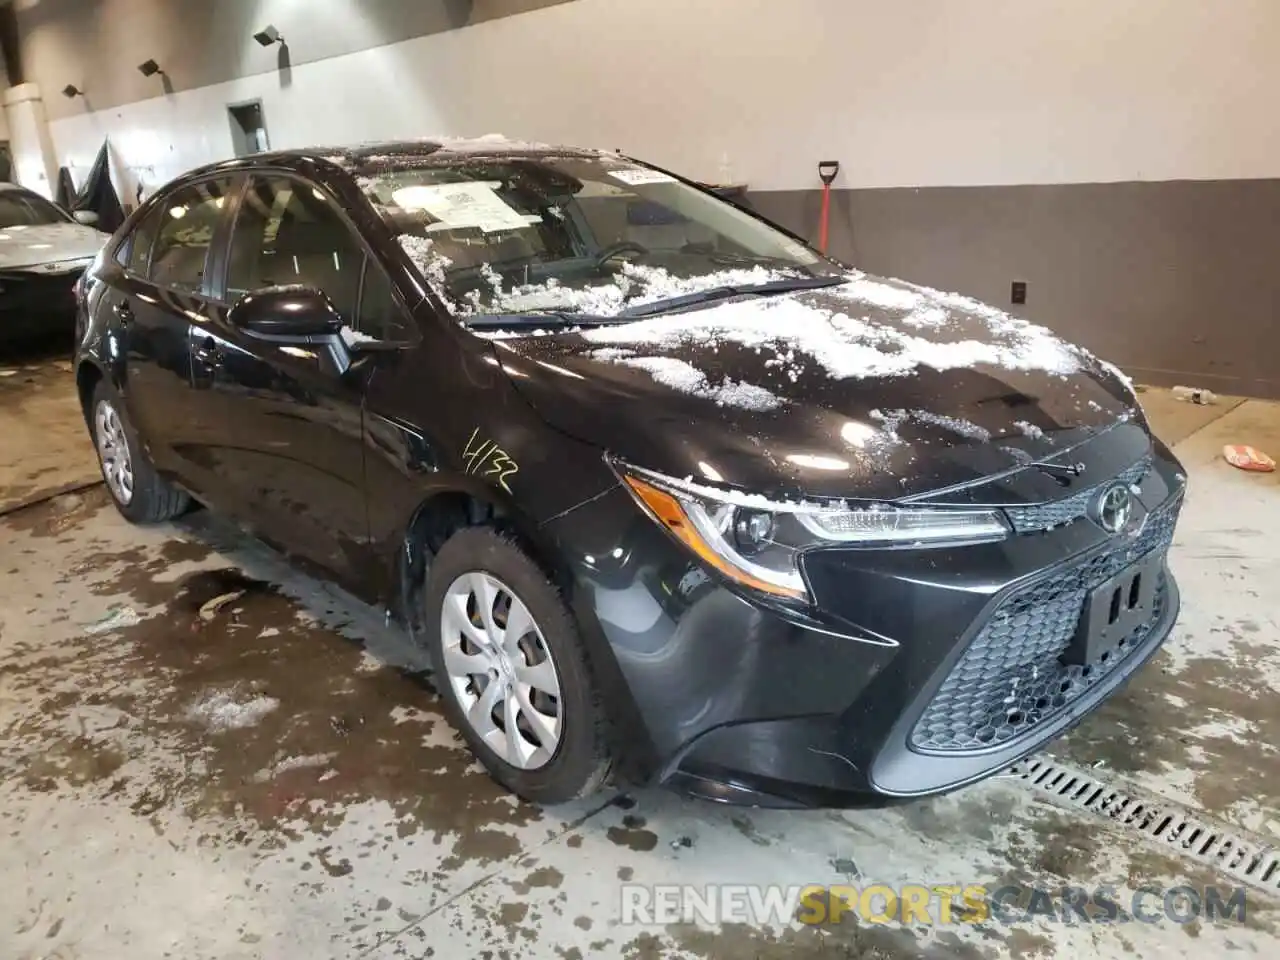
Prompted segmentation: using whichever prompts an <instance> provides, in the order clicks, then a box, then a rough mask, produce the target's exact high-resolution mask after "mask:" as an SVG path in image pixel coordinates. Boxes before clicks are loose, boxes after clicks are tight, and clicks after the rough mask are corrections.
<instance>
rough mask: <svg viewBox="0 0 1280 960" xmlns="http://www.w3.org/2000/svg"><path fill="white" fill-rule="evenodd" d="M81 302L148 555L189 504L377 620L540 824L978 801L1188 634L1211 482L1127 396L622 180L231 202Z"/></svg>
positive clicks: (360, 180) (524, 161) (710, 208)
mask: <svg viewBox="0 0 1280 960" xmlns="http://www.w3.org/2000/svg"><path fill="white" fill-rule="evenodd" d="M79 297H80V303H79V329H78V341H79V348H78V356H77V374H76V376H77V382H78V385H79V390H80V396H81V400H82V402H83V405H84V411H85V417H86V420H87V422H88V424H89V427H90V430H91V431H92V434H93V438H94V441H95V443H96V444H97V449H98V453H99V455H100V457H101V461H102V471H103V475H104V476H105V478H106V481H107V485H108V487H109V488H110V491H111V495H112V496H113V497H114V499H115V501H116V504H117V506H118V507H119V509H120V511H121V512H122V513H123V514H124V516H125V517H127V518H128V519H130V520H133V521H139V522H141V521H162V520H166V519H169V518H172V517H175V516H177V515H178V514H179V513H181V512H182V511H183V510H184V509H186V507H187V505H188V503H189V502H190V500H191V499H192V498H194V499H196V500H198V501H200V502H201V503H204V504H207V505H209V506H212V507H215V508H217V509H219V510H223V511H226V512H227V513H228V514H231V515H233V516H234V517H236V518H237V519H238V520H239V521H241V522H242V523H244V524H245V525H246V526H248V527H249V528H250V529H252V530H254V531H255V532H256V533H258V534H259V535H260V536H261V537H263V538H264V539H266V540H267V541H269V542H271V543H274V544H276V545H278V546H279V547H281V548H283V549H284V550H285V551H287V552H289V553H290V554H293V555H295V556H297V557H299V558H303V559H305V560H307V561H309V562H310V563H311V564H313V565H314V564H318V565H320V566H322V567H323V568H325V569H327V570H328V571H330V572H331V574H332V576H333V577H334V578H335V579H337V580H339V581H340V582H343V583H344V584H345V585H347V586H348V587H349V588H350V589H352V590H354V591H355V592H356V593H357V594H359V595H361V596H362V597H364V598H365V599H367V600H368V601H370V602H373V603H377V604H379V605H382V606H385V607H386V608H387V610H388V612H389V613H391V614H393V615H395V616H396V617H398V618H399V619H400V621H401V622H402V623H403V624H404V625H405V626H406V628H407V630H408V631H410V632H411V634H412V635H413V637H414V638H415V639H416V640H417V641H418V642H420V643H422V644H423V645H425V647H426V649H427V651H428V652H429V655H430V658H431V661H432V663H433V665H434V676H435V683H436V686H437V688H438V690H439V692H440V696H441V699H442V701H443V705H444V708H445V710H446V711H447V714H448V716H449V718H450V719H451V721H452V722H453V724H454V725H455V726H456V727H457V729H458V730H459V731H460V732H461V734H462V735H463V736H464V737H465V739H466V741H467V743H468V744H469V745H470V747H471V749H472V750H473V751H474V752H475V753H476V755H477V756H478V757H479V758H480V760H481V761H482V762H483V763H484V765H485V766H486V767H487V768H488V770H489V771H490V772H491V774H492V775H493V776H494V777H495V778H496V779H497V780H499V781H500V782H501V783H503V784H504V785H506V786H507V787H508V788H510V789H511V790H513V791H515V792H516V793H518V794H520V795H522V796H524V797H527V798H529V799H532V800H535V801H540V802H556V801H562V800H566V799H569V798H572V797H577V796H582V795H584V794H586V793H589V792H591V791H592V790H595V789H597V788H598V787H600V786H601V785H602V784H603V783H604V782H605V781H606V780H607V779H608V778H609V777H610V776H617V777H621V778H625V779H627V780H629V781H632V782H636V781H638V782H648V783H652V782H663V783H671V784H676V785H679V786H680V787H682V788H683V789H685V790H687V791H689V792H692V793H696V794H699V795H702V796H706V797H710V798H714V799H718V800H724V801H730V802H742V803H762V804H784V805H806V806H813V805H849V804H859V803H868V802H884V801H887V800H889V799H892V798H901V797H912V796H920V795H925V794H931V793H937V792H942V791H946V790H950V789H954V788H956V787H959V786H961V785H963V784H966V783H970V782H973V781H975V780H979V779H981V778H983V777H985V776H988V775H990V774H992V773H994V772H997V771H999V770H1001V769H1002V768H1004V767H1006V766H1007V765H1008V764H1010V763H1011V762H1013V761H1014V760H1016V759H1018V758H1020V757H1022V756H1024V755H1026V754H1028V753H1030V752H1031V751H1034V750H1036V749H1038V748H1040V747H1042V746H1043V745H1044V744H1045V742H1046V741H1048V740H1050V739H1051V738H1053V737H1055V736H1058V735H1059V734H1061V733H1062V732H1064V731H1065V730H1066V729H1068V728H1069V727H1070V726H1072V725H1073V724H1074V723H1076V722H1077V721H1078V720H1079V719H1080V718H1081V717H1083V716H1084V715H1085V714H1087V713H1088V712H1090V711H1092V710H1093V709H1095V708H1096V707H1097V706H1098V705H1099V704H1100V703H1101V702H1102V701H1103V700H1104V699H1105V698H1106V697H1107V696H1109V695H1110V694H1112V693H1113V692H1114V691H1115V690H1116V689H1117V688H1118V687H1119V686H1120V685H1121V684H1122V683H1123V682H1124V681H1125V680H1126V679H1127V678H1128V677H1129V676H1131V675H1132V674H1133V673H1134V671H1136V670H1138V669H1139V667H1141V666H1142V664H1143V663H1144V662H1145V661H1147V660H1148V658H1150V657H1151V656H1152V654H1153V653H1155V651H1156V649H1157V648H1158V647H1159V645H1160V644H1161V643H1162V641H1163V640H1164V639H1165V637H1166V636H1167V635H1168V633H1169V631H1170V629H1171V627H1172V625H1173V622H1174V619H1175V617H1176V615H1177V611H1178V593H1177V589H1176V587H1175V584H1174V581H1173V578H1172V577H1171V576H1170V574H1169V571H1168V569H1167V566H1166V554H1167V552H1168V549H1169V545H1170V542H1171V540H1172V536H1173V528H1174V524H1175V521H1176V519H1177V515H1178V510H1179V506H1180V504H1181V501H1182V496H1183V484H1184V477H1183V475H1182V473H1181V471H1180V468H1179V466H1178V464H1177V462H1176V461H1175V460H1174V458H1173V456H1172V455H1171V454H1170V452H1169V450H1168V449H1167V448H1166V447H1165V446H1163V445H1162V444H1161V443H1160V442H1159V441H1158V440H1155V439H1154V438H1153V437H1152V436H1151V434H1150V432H1149V430H1148V427H1147V423H1146V420H1145V418H1144V416H1143V413H1142V410H1141V408H1140V406H1139V404H1138V402H1137V400H1136V398H1135V396H1134V393H1133V391H1132V389H1131V387H1130V386H1129V385H1128V384H1127V382H1126V381H1125V380H1124V379H1123V377H1122V376H1121V375H1120V374H1119V373H1118V372H1117V371H1115V369H1114V368H1112V367H1110V366H1108V365H1107V364H1105V363H1103V362H1102V361H1099V360H1097V359H1096V358H1094V357H1093V356H1091V355H1090V354H1088V353H1087V352H1086V351H1084V350H1081V349H1079V348H1076V347H1072V346H1070V345H1067V344H1065V343H1063V342H1062V341H1060V340H1058V339H1057V338H1056V337H1054V336H1053V335H1052V334H1050V333H1049V332H1048V331H1046V330H1044V329H1043V328H1040V327H1036V326H1034V325H1031V324H1029V323H1026V322H1025V321H1022V320H1017V319H1014V318H1012V317H1010V316H1008V315H1007V314H1005V313H1002V312H1001V311H999V310H996V309H993V308H990V307H987V306H984V305H982V304H980V303H978V302H976V301H973V300H970V299H968V298H965V297H962V296H959V295H956V294H946V293H941V292H939V291H936V290H930V289H926V288H922V287H917V286H913V285H909V284H906V283H900V282H894V281H883V280H878V279H875V278H873V277H870V276H867V275H865V274H863V273H861V272H858V271H856V270H852V269H850V268H847V267H844V266H842V265H840V264H837V263H835V262H833V261H831V260H829V259H826V258H824V257H822V256H820V255H819V254H817V253H816V252H814V251H813V250H812V249H810V248H809V247H808V246H807V245H806V244H805V243H804V242H803V241H802V240H800V239H799V238H797V237H795V236H793V235H791V234H789V233H787V232H785V231H783V230H781V229H779V228H777V227H775V226H772V225H771V224H769V223H767V222H765V221H764V220H762V219H760V218H758V217H756V216H755V215H753V214H751V213H749V212H747V211H745V210H743V209H740V208H739V207H736V206H733V205H731V204H729V203H727V202H725V201H723V200H721V199H719V198H717V197H716V196H715V195H713V194H711V193H709V192H707V191H705V190H703V189H700V188H699V187H697V186H696V185H694V184H692V183H691V182H689V181H687V180H684V179H682V178H680V177H678V176H675V175H673V174H670V173H667V172H665V171H663V170H659V169H656V168H654V167H651V166H647V165H645V164H642V163H639V162H636V161H633V160H630V159H627V158H624V157H622V156H619V155H616V154H608V153H600V152H595V151H588V150H574V149H562V148H553V147H543V146H537V145H530V144H515V143H510V142H506V141H501V140H497V139H482V140H477V141H457V142H436V141H433V142H414V143H386V144H379V145H374V146H364V147H360V148H355V149H340V150H299V151H289V152H283V153H276V154H269V155H263V156H257V157H253V158H250V159H244V160H236V161H232V162H228V163H222V164H218V165H215V166H210V167H206V168H203V169H200V170H197V171H195V172H193V173H191V174H189V175H188V176H185V177H183V178H181V179H180V180H178V181H176V182H174V183H172V184H170V185H168V186H167V187H166V188H164V189H162V190H161V191H159V192H158V193H157V194H156V195H155V196H154V197H152V198H151V199H150V200H149V201H148V202H147V203H146V204H144V205H143V206H142V208H141V209H140V210H138V211H137V212H136V213H135V214H134V215H133V216H132V217H131V218H130V219H129V221H128V222H127V223H126V224H125V226H124V227H123V228H122V229H121V230H120V231H119V232H118V233H117V235H116V236H115V238H114V239H113V240H112V241H111V243H110V244H109V245H108V247H107V248H106V250H104V251H103V253H102V254H101V255H100V256H99V258H98V260H97V261H96V262H95V264H94V265H93V267H92V268H91V269H90V270H89V272H88V273H87V275H86V280H85V283H84V284H83V286H82V288H81V290H80V294H79Z"/></svg>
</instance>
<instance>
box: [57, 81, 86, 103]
mask: <svg viewBox="0 0 1280 960" xmlns="http://www.w3.org/2000/svg"><path fill="white" fill-rule="evenodd" d="M62 95H63V96H64V97H66V98H67V99H68V100H74V99H75V98H76V97H83V96H84V91H83V90H81V89H80V88H79V87H77V86H76V85H75V84H74V83H68V84H67V85H66V86H65V87H63V88H62Z"/></svg>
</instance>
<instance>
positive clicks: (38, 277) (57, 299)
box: [0, 267, 84, 344]
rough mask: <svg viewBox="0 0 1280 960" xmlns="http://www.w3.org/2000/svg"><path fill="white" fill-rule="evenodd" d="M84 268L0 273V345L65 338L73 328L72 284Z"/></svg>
mask: <svg viewBox="0 0 1280 960" xmlns="http://www.w3.org/2000/svg"><path fill="white" fill-rule="evenodd" d="M82 273H84V268H83V267H76V268H74V269H69V270H66V271H65V272H58V273H49V274H42V273H35V272H32V273H24V272H21V271H3V272H0V344H18V343H27V342H30V341H35V340H41V339H44V338H45V337H52V336H56V335H62V334H66V335H67V342H68V344H70V342H71V333H72V331H73V330H74V329H75V322H76V301H75V285H76V281H77V280H79V279H80V275H81V274H82Z"/></svg>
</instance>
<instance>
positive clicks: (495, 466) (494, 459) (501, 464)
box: [462, 427, 520, 493]
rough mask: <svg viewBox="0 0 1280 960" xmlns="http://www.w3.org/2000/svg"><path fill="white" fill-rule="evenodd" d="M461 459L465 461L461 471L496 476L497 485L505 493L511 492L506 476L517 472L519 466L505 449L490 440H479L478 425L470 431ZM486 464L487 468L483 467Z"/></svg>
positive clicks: (482, 475) (472, 474) (475, 474)
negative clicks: (469, 437)
mask: <svg viewBox="0 0 1280 960" xmlns="http://www.w3.org/2000/svg"><path fill="white" fill-rule="evenodd" d="M462 459H463V461H464V462H465V463H466V467H465V469H464V470H463V473H466V474H469V475H471V476H476V477H496V478H497V483H498V486H500V487H502V489H503V490H505V491H507V493H510V492H511V488H510V487H509V486H507V478H508V477H510V476H511V475H512V474H514V473H517V472H518V471H519V470H520V467H519V465H518V464H517V463H516V462H515V461H514V460H512V459H511V458H510V457H509V456H507V451H505V450H503V449H502V448H501V447H499V446H498V445H497V444H496V443H494V442H493V441H492V440H483V441H481V440H480V428H479V427H476V428H475V430H473V431H472V432H471V439H469V440H468V441H467V446H466V449H465V450H463V451H462ZM486 466H487V467H488V469H485V467H486Z"/></svg>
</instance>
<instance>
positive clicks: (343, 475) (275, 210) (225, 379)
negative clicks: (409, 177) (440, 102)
mask: <svg viewBox="0 0 1280 960" xmlns="http://www.w3.org/2000/svg"><path fill="white" fill-rule="evenodd" d="M365 269H366V257H365V251H364V249H363V247H362V245H361V244H360V242H359V240H358V238H357V237H356V235H355V234H354V232H353V231H352V230H351V229H350V228H349V227H348V225H347V224H346V222H345V220H344V219H343V218H342V216H341V215H340V214H339V212H338V211H337V209H336V208H335V207H334V206H333V204H332V203H331V201H330V200H329V199H328V198H327V197H326V196H325V195H324V194H323V193H322V192H320V191H319V190H317V189H316V188H314V187H313V186H311V185H308V184H304V183H302V182H301V181H297V180H294V179H292V178H289V177H284V176H279V177H258V178H255V179H253V180H251V181H250V183H249V187H248V189H247V190H246V191H245V193H244V195H243V198H242V199H241V201H240V205H239V210H238V212H237V214H236V219H235V223H234V226H233V228H232V231H231V239H230V246H229V248H228V251H227V268H226V282H225V289H226V293H225V297H224V302H223V304H222V306H221V307H220V308H219V309H218V310H217V311H215V312H214V314H213V315H212V316H210V317H209V318H208V319H207V320H206V321H204V322H199V323H196V324H195V325H194V326H193V328H192V337H193V340H192V357H193V361H192V364H193V370H192V374H193V377H194V382H195V386H196V392H197V393H203V395H204V396H203V398H202V400H201V401H200V411H199V416H200V419H201V422H202V424H203V425H204V427H203V429H204V431H205V437H206V446H205V449H204V450H203V451H202V456H203V457H204V458H206V459H207V460H208V461H209V462H210V464H211V465H212V468H213V469H214V470H216V471H217V473H218V474H219V476H220V477H221V479H222V481H223V482H224V483H225V485H226V488H227V493H228V495H229V496H230V497H232V498H233V499H234V503H233V504H232V505H231V508H232V509H233V510H235V511H237V512H241V513H244V514H247V515H248V516H249V517H250V519H251V520H252V522H253V524H254V525H255V526H256V527H258V529H259V530H261V531H262V533H263V534H264V535H266V536H267V537H268V538H269V539H271V540H274V541H276V542H277V543H278V544H279V545H281V546H282V547H284V548H286V549H287V550H289V551H291V552H294V553H297V554H300V555H302V556H304V557H306V558H307V559H310V560H312V561H314V562H315V563H318V564H321V565H322V566H324V567H326V568H327V569H329V570H331V571H333V572H334V573H336V574H338V575H339V576H340V577H341V578H342V579H343V580H344V581H348V582H351V583H359V582H360V581H361V580H362V578H363V576H364V574H365V573H366V572H367V571H368V563H367V549H368V546H367V544H368V522H367V518H366V514H365V502H364V447H363V439H362V409H361V408H362V402H363V396H364V389H365V386H366V383H367V381H368V377H369V376H370V375H371V373H370V365H368V364H356V365H355V367H354V368H346V365H345V364H344V363H341V362H340V361H341V360H342V359H343V358H344V357H345V352H342V355H341V356H339V355H336V354H335V352H334V351H333V350H332V349H329V348H327V347H325V346H324V345H322V344H289V343H278V342H271V341H267V340H262V339H258V338H255V337H252V336H249V335H248V334H247V333H246V332H245V331H243V330H240V329H237V328H236V327H234V325H232V324H231V323H230V322H229V321H228V314H229V307H230V305H232V304H234V303H235V301H236V300H238V299H239V298H240V297H241V296H243V295H244V294H246V293H249V292H252V291H254V290H261V289H263V288H265V287H272V286H282V285H286V284H306V285H308V286H312V287H316V288H319V289H320V290H322V291H324V292H325V293H326V294H328V296H329V297H330V299H331V300H333V302H334V304H335V306H337V308H338V310H339V311H340V312H341V314H342V316H343V317H344V318H347V319H348V322H349V323H351V324H352V326H353V327H354V326H355V324H356V319H355V318H356V317H357V315H358V312H359V305H360V300H361V287H362V283H363V280H364V275H365Z"/></svg>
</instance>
